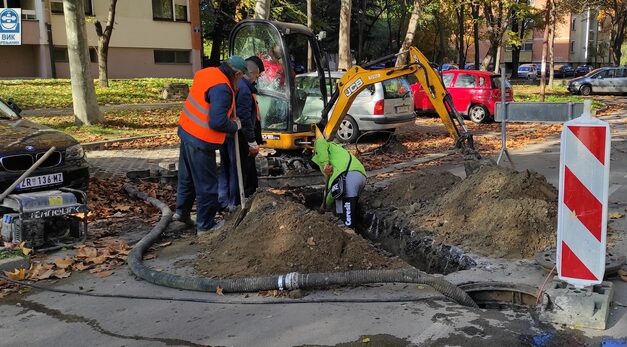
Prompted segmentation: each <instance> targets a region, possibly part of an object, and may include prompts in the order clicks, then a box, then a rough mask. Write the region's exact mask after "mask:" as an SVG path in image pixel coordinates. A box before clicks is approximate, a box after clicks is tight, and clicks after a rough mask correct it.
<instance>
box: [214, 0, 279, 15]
mask: <svg viewBox="0 0 627 347" xmlns="http://www.w3.org/2000/svg"><path fill="white" fill-rule="evenodd" d="M270 5H271V2H270V0H257V2H256V3H255V19H270ZM220 7H222V6H221V5H220Z"/></svg>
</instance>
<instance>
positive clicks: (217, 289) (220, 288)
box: [216, 287, 224, 296]
mask: <svg viewBox="0 0 627 347" xmlns="http://www.w3.org/2000/svg"><path fill="white" fill-rule="evenodd" d="M216 294H218V295H222V296H223V295H224V294H222V287H218V288H216Z"/></svg>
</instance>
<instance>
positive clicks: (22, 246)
mask: <svg viewBox="0 0 627 347" xmlns="http://www.w3.org/2000/svg"><path fill="white" fill-rule="evenodd" d="M18 247H19V249H20V251H22V254H24V255H29V254H31V253H32V252H33V250H32V249H31V248H27V247H26V242H24V241H22V242H21V243H20V245H19V246H18Z"/></svg>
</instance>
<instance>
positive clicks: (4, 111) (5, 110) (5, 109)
mask: <svg viewBox="0 0 627 347" xmlns="http://www.w3.org/2000/svg"><path fill="white" fill-rule="evenodd" d="M18 118H20V117H19V116H18V115H17V114H16V113H15V112H13V110H12V109H11V108H10V107H9V106H8V105H7V104H5V103H4V101H0V119H9V120H15V119H18Z"/></svg>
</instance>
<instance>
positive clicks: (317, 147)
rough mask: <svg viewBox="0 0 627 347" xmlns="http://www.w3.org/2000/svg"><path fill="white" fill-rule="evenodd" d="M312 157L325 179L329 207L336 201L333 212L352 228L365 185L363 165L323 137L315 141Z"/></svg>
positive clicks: (339, 146) (346, 151)
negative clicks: (360, 194)
mask: <svg viewBox="0 0 627 347" xmlns="http://www.w3.org/2000/svg"><path fill="white" fill-rule="evenodd" d="M311 160H312V161H313V162H314V163H316V164H317V165H318V167H320V171H322V174H323V175H324V176H325V178H326V182H327V186H326V189H327V194H326V201H325V203H326V205H327V206H331V205H332V204H333V201H335V213H336V214H338V215H341V216H342V220H343V221H344V225H345V226H347V227H349V228H353V227H354V225H355V216H356V215H357V213H358V211H357V208H358V206H357V201H358V200H359V193H361V191H362V189H363V188H364V186H365V185H366V169H365V168H364V166H363V164H362V163H361V162H360V161H359V160H358V159H357V158H356V157H355V156H354V155H352V154H351V153H350V152H349V151H348V150H346V149H345V148H344V147H342V146H341V145H338V144H336V143H332V142H329V141H327V140H325V139H323V138H320V139H316V141H315V142H314V156H313V158H311Z"/></svg>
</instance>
